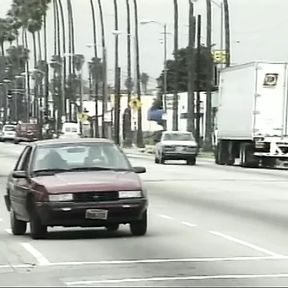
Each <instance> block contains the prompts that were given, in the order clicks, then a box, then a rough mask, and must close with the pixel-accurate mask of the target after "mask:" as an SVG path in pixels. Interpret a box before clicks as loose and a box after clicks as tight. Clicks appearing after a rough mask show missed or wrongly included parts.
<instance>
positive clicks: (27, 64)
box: [23, 29, 32, 121]
mask: <svg viewBox="0 0 288 288" xmlns="http://www.w3.org/2000/svg"><path fill="white" fill-rule="evenodd" d="M23 34H24V44H25V49H29V47H28V39H27V31H26V29H24V30H23ZM26 91H27V102H28V103H27V121H29V120H30V117H31V116H32V115H31V94H30V74H29V60H27V62H26Z"/></svg>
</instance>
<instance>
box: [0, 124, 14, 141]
mask: <svg viewBox="0 0 288 288" xmlns="http://www.w3.org/2000/svg"><path fill="white" fill-rule="evenodd" d="M1 134H2V135H1V141H7V140H9V141H14V140H15V137H16V125H11V124H8V125H4V126H3V128H2V133H1Z"/></svg>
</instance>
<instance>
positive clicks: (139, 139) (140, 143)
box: [133, 0, 144, 148]
mask: <svg viewBox="0 0 288 288" xmlns="http://www.w3.org/2000/svg"><path fill="white" fill-rule="evenodd" d="M133 3H134V15H135V16H134V17H135V42H136V75H137V82H136V87H137V99H138V101H139V102H140V103H141V86H140V84H141V81H140V80H141V79H140V56H139V31H138V6H137V0H133ZM137 146H138V147H139V148H143V147H144V143H143V131H142V109H141V106H140V108H139V110H138V129H137Z"/></svg>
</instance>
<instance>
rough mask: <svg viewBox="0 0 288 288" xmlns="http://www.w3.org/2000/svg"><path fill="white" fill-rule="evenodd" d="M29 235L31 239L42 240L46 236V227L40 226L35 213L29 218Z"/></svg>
mask: <svg viewBox="0 0 288 288" xmlns="http://www.w3.org/2000/svg"><path fill="white" fill-rule="evenodd" d="M30 234H31V237H32V239H44V238H45V237H46V234H47V226H45V225H42V223H41V220H40V217H39V216H38V214H37V213H36V212H35V211H33V212H32V213H31V216H30Z"/></svg>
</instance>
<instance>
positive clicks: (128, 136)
mask: <svg viewBox="0 0 288 288" xmlns="http://www.w3.org/2000/svg"><path fill="white" fill-rule="evenodd" d="M126 10H127V76H128V78H127V79H126V82H125V86H126V88H127V94H128V97H127V108H126V111H125V113H124V115H125V116H126V117H125V116H124V117H125V118H124V123H123V138H124V140H125V145H126V146H127V147H130V146H131V145H132V133H131V108H130V101H131V93H132V89H133V81H132V77H131V13H130V0H126Z"/></svg>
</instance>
